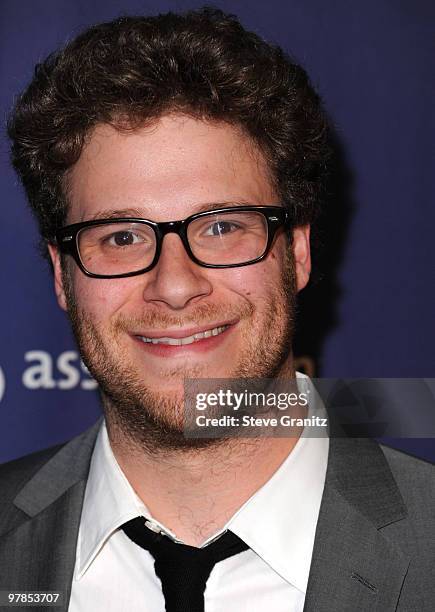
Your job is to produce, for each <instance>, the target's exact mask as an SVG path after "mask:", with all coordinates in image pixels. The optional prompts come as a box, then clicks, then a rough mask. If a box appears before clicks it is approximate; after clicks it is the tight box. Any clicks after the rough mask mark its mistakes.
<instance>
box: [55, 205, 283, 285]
mask: <svg viewBox="0 0 435 612" xmlns="http://www.w3.org/2000/svg"><path fill="white" fill-rule="evenodd" d="M234 211H236V212H259V213H261V214H262V215H263V216H264V217H265V219H266V222H267V242H266V246H265V248H264V252H263V254H262V255H260V256H259V257H256V258H255V259H252V260H250V261H246V262H242V263H238V264H207V263H204V262H202V261H201V260H200V259H197V258H196V257H195V255H194V254H193V252H192V249H191V248H190V244H189V240H188V237H187V228H188V226H189V224H190V223H192V221H195V220H196V219H199V218H201V217H205V216H210V215H212V214H219V213H224V212H225V213H226V212H234ZM114 223H141V224H143V225H148V226H149V227H151V228H152V229H153V230H154V235H155V238H156V252H155V254H154V258H153V260H152V262H151V264H150V265H149V266H146V267H145V268H142V269H141V270H136V271H134V272H124V273H123V274H96V273H94V272H90V271H89V270H87V269H86V268H85V266H84V264H83V262H82V260H81V257H80V250H79V245H78V235H79V233H80V231H81V230H83V229H85V228H88V227H94V226H98V225H108V224H114ZM283 226H284V228H285V229H287V230H289V229H291V227H292V224H291V223H290V214H289V211H288V210H287V209H286V208H284V207H283V206H264V205H263V206H253V205H249V206H229V207H224V208H216V209H212V210H206V211H202V212H199V213H195V214H193V215H190V216H189V217H186V218H185V219H181V220H179V221H163V222H157V221H151V220H150V219H143V218H141V217H112V218H109V219H93V220H91V221H82V222H81V223H73V224H71V225H66V226H64V227H62V228H60V229H58V230H56V232H55V239H56V243H55V244H56V245H57V246H58V248H59V250H60V251H61V252H62V253H64V254H67V255H71V256H72V257H73V259H74V261H75V262H76V264H77V265H78V267H79V268H80V270H81V271H82V272H83V274H85V275H86V276H89V277H91V278H106V279H107V278H127V277H130V276H138V275H140V274H145V273H146V272H149V271H150V270H152V269H153V268H154V267H155V266H156V265H157V263H158V261H159V258H160V254H161V251H162V244H163V238H164V237H165V236H166V234H171V233H174V234H177V235H178V236H179V237H180V239H181V241H182V243H183V246H184V249H185V251H186V253H187V255H188V256H189V257H190V259H191V260H192V261H193V262H194V263H196V264H197V265H199V266H201V267H203V268H240V267H243V266H250V265H252V264H255V263H258V262H260V261H262V260H263V259H265V258H266V256H267V255H268V253H269V251H270V248H271V246H272V243H273V239H274V238H275V234H276V232H277V230H278V229H279V228H280V227H283ZM291 238H292V237H291V235H290V240H291Z"/></svg>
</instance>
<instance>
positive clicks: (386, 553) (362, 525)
mask: <svg viewBox="0 0 435 612" xmlns="http://www.w3.org/2000/svg"><path fill="white" fill-rule="evenodd" d="M404 520H406V509H405V506H404V502H403V500H402V497H401V495H400V492H399V491H398V489H397V486H396V483H395V481H394V478H393V476H392V474H391V471H390V469H389V466H388V463H387V461H386V459H385V457H384V454H383V453H382V450H381V449H380V448H379V446H378V445H377V444H376V443H374V442H373V441H372V440H365V439H342V438H331V440H330V451H329V460H328V471H327V476H326V482H325V491H324V495H323V499H322V504H321V508H320V513H319V520H318V524H317V531H316V540H315V545H314V550H313V559H312V563H311V569H310V576H309V580H308V587H307V594H306V599H305V607H304V612H330V611H331V610H334V612H345V611H346V612H347V611H348V610H352V611H353V612H359V611H361V612H363V611H364V612H365V611H366V610H379V611H382V612H390V611H393V610H396V608H397V603H398V598H399V595H400V590H401V588H402V584H403V581H404V579H405V576H406V573H407V569H408V565H409V557H408V555H407V554H406V553H405V552H404V551H402V550H401V548H400V542H399V543H395V542H394V541H392V540H390V539H389V538H388V537H386V535H385V531H386V530H385V531H384V533H383V528H386V527H387V526H388V525H391V524H392V523H395V522H397V521H404Z"/></svg>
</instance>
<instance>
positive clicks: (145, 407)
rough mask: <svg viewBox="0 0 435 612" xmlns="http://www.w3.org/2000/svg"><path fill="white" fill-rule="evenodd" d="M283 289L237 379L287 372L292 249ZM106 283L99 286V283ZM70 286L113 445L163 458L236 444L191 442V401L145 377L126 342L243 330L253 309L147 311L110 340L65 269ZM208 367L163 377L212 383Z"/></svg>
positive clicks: (255, 332) (77, 330)
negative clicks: (225, 327) (137, 332)
mask: <svg viewBox="0 0 435 612" xmlns="http://www.w3.org/2000/svg"><path fill="white" fill-rule="evenodd" d="M280 280H281V282H280V283H277V285H276V286H275V290H274V291H273V292H271V293H270V294H269V295H268V302H267V304H264V305H263V310H264V312H263V314H262V319H261V326H258V325H257V326H256V327H253V326H252V325H250V324H248V325H245V328H244V332H243V336H242V346H243V352H241V353H240V354H239V356H238V359H237V361H236V363H235V365H234V367H233V369H232V371H231V372H230V373H229V376H228V377H229V378H231V379H245V378H252V379H256V378H262V379H264V378H275V377H277V376H280V375H282V374H287V375H288V376H291V375H292V373H289V372H288V371H287V372H286V365H287V362H288V358H289V355H290V353H291V344H292V338H293V330H294V319H295V310H296V276H295V265H294V259H293V253H292V251H291V249H290V248H289V249H287V250H286V260H285V264H284V267H283V271H282V274H281V279H280ZM96 282H99V281H96ZM63 283H64V288H65V295H66V300H67V306H68V315H69V318H70V320H71V325H72V329H73V333H74V336H75V338H76V341H77V344H78V347H79V350H80V353H81V356H82V359H83V361H84V363H85V364H86V366H87V368H88V369H89V371H90V372H91V374H92V376H93V377H94V378H95V380H96V381H97V382H98V384H99V388H100V393H101V397H102V402H103V408H104V412H105V417H106V423H107V427H108V430H109V435H110V438H111V441H112V442H113V443H115V444H117V443H120V444H123V445H124V446H125V445H127V446H128V447H130V448H131V450H132V451H133V452H134V451H139V452H146V453H147V454H152V455H156V454H158V453H161V452H167V451H183V450H184V451H194V450H196V449H197V450H200V449H204V448H209V447H212V446H213V447H217V446H219V445H221V444H224V443H225V442H227V441H228V439H227V438H225V437H220V438H194V437H191V438H187V437H185V435H184V423H185V414H184V396H183V393H182V392H181V391H179V390H178V391H173V392H172V391H167V390H166V391H159V390H158V389H155V388H152V387H151V386H150V385H149V384H147V382H146V380H144V379H143V378H141V376H140V373H139V371H138V366H137V362H136V363H135V361H134V359H133V358H132V357H131V356H130V355H129V353H128V351H127V350H126V349H123V345H122V342H119V339H120V338H122V337H124V336H125V334H126V333H128V330H131V329H153V328H156V329H165V328H174V327H177V326H180V327H183V326H186V324H190V323H192V324H194V325H198V326H206V325H207V324H208V323H211V322H215V321H217V320H231V319H235V318H236V319H238V320H239V321H240V323H242V322H243V321H247V322H248V323H250V319H251V317H252V316H253V314H254V313H255V307H254V306H253V305H252V304H251V303H246V302H244V303H243V304H242V305H237V306H234V305H233V306H231V305H228V304H225V305H217V304H209V303H204V304H199V305H197V306H196V307H195V310H194V311H193V310H192V311H191V312H190V314H189V315H185V316H180V317H176V316H173V315H169V314H165V313H158V312H154V311H153V312H151V311H149V312H145V313H143V315H142V316H140V317H125V316H122V315H121V316H118V318H117V319H116V320H115V321H114V322H113V323H112V325H111V327H110V331H107V330H106V329H105V330H104V333H103V332H102V331H101V330H100V329H99V327H98V326H97V325H96V324H95V322H94V321H93V320H92V318H91V317H90V316H89V315H88V314H87V313H86V312H85V311H84V310H81V309H79V308H78V306H77V302H76V300H75V296H74V291H73V286H72V281H71V278H70V275H69V273H68V271H67V270H66V267H65V266H64V267H63ZM208 368H209V366H208V365H201V364H196V365H188V364H183V365H180V366H177V367H174V368H172V369H170V370H168V368H167V367H166V368H165V369H164V370H162V372H161V376H162V380H164V381H165V382H168V381H170V380H173V381H180V380H183V379H199V378H212V377H213V374H212V372H210V371H209V369H208Z"/></svg>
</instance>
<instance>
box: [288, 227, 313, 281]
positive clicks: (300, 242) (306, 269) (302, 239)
mask: <svg viewBox="0 0 435 612" xmlns="http://www.w3.org/2000/svg"><path fill="white" fill-rule="evenodd" d="M292 246H293V256H294V261H295V266H296V286H297V290H298V291H301V289H303V288H304V287H305V286H306V285H307V283H308V280H309V278H310V272H311V253H310V226H309V225H302V226H300V227H296V228H295V229H294V230H293V244H292Z"/></svg>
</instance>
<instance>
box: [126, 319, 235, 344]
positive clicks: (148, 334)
mask: <svg viewBox="0 0 435 612" xmlns="http://www.w3.org/2000/svg"><path fill="white" fill-rule="evenodd" d="M236 323H238V320H235V319H233V320H232V321H223V322H217V323H209V324H207V325H203V326H201V327H187V328H186V329H180V328H179V327H178V328H177V329H162V330H155V329H153V330H152V331H134V332H132V334H131V335H132V336H136V337H138V336H142V337H144V338H177V339H179V338H187V337H188V336H194V335H195V334H201V333H202V332H205V331H208V330H210V329H214V328H215V327H224V326H227V325H228V326H229V327H231V326H232V325H235V324H236ZM225 331H226V330H225ZM222 333H223V332H222ZM203 339H204V340H205V339H206V338H203ZM199 342H201V340H200V341H199ZM187 346H190V345H187Z"/></svg>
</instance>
